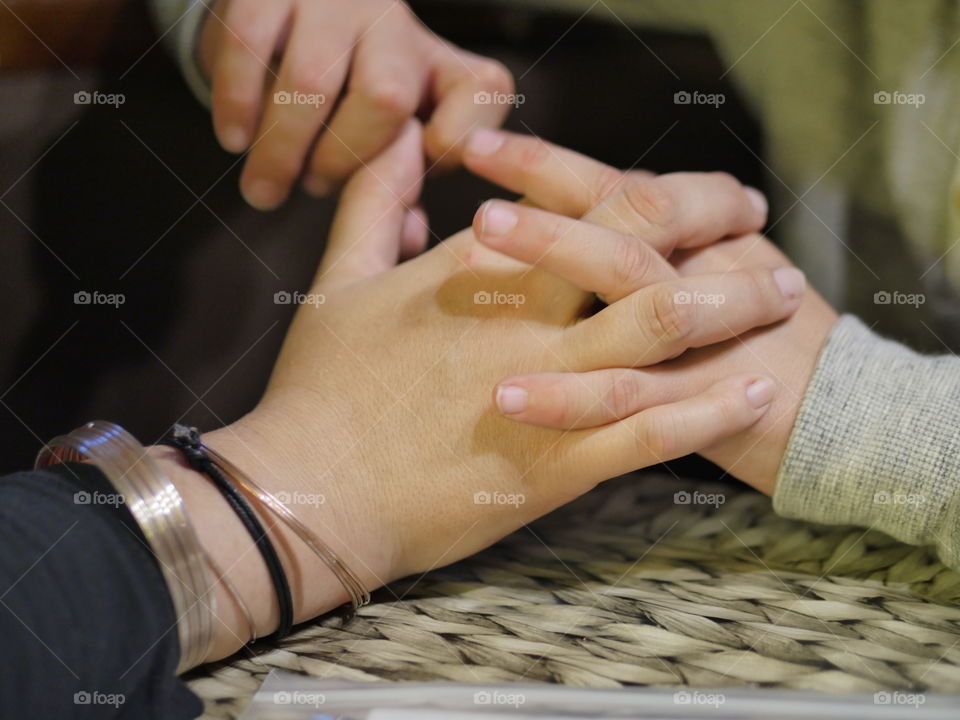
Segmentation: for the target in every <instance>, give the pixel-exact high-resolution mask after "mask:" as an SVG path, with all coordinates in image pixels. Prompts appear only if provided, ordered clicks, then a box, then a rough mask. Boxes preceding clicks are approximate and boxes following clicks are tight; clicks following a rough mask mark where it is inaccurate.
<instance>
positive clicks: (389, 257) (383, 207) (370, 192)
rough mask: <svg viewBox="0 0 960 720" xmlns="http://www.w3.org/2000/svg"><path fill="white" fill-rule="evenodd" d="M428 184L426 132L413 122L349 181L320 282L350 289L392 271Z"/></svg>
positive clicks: (409, 122)
mask: <svg viewBox="0 0 960 720" xmlns="http://www.w3.org/2000/svg"><path fill="white" fill-rule="evenodd" d="M422 185H423V131H422V128H421V126H420V123H419V122H417V121H416V120H410V121H408V122H407V124H406V125H405V126H404V127H403V129H402V130H401V131H400V134H399V135H398V136H397V138H396V140H394V141H393V143H392V144H391V145H390V146H389V147H388V148H387V149H386V150H384V151H383V152H382V153H381V154H380V155H378V156H377V157H376V158H374V159H373V160H371V161H370V163H368V164H366V165H364V166H363V167H362V168H361V169H360V170H358V171H357V172H356V173H355V174H354V175H353V176H352V177H351V178H350V180H349V181H348V182H347V185H346V187H345V188H344V190H343V193H342V195H341V196H340V204H339V206H338V207H337V214H336V216H335V217H334V220H333V226H332V227H331V229H330V237H329V239H328V240H327V250H326V253H324V256H323V261H322V262H321V264H320V271H319V273H318V275H317V279H316V283H317V284H323V285H325V286H327V287H331V286H336V285H346V284H349V283H352V282H355V281H356V280H359V279H361V278H365V277H370V276H373V275H378V274H380V273H382V272H384V271H386V270H389V269H390V268H392V267H393V266H394V265H396V264H397V261H398V260H399V258H400V251H401V244H402V242H403V238H404V226H405V224H407V222H408V220H407V218H408V215H409V214H410V211H411V210H413V209H414V206H415V205H416V203H417V200H418V198H419V196H420V190H421V188H422Z"/></svg>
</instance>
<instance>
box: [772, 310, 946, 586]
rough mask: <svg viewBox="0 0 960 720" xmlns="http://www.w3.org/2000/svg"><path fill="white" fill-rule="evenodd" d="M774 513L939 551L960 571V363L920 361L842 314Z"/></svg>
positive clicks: (796, 434)
mask: <svg viewBox="0 0 960 720" xmlns="http://www.w3.org/2000/svg"><path fill="white" fill-rule="evenodd" d="M774 507H775V508H776V510H777V511H778V512H779V513H780V514H782V515H786V516H788V517H796V518H801V519H805V520H811V521H814V522H822V523H828V524H855V525H862V526H864V527H871V528H875V529H877V530H882V531H883V532H886V533H888V534H890V535H892V536H894V537H896V538H898V539H899V540H903V541H904V542H908V543H912V544H929V545H934V546H935V547H936V548H937V551H938V553H939V555H940V557H941V559H942V560H943V562H944V563H945V564H947V565H950V566H951V567H954V568H960V359H958V358H956V357H955V356H943V357H927V356H922V355H918V354H917V353H914V352H912V351H911V350H909V349H908V348H906V347H904V346H902V345H899V344H897V343H894V342H891V341H888V340H884V339H882V338H880V337H878V336H876V335H874V334H873V333H871V332H870V331H869V330H868V329H867V328H866V327H864V326H863V325H862V324H861V323H860V322H859V321H857V320H856V319H855V318H853V317H850V316H847V317H844V318H842V319H841V321H840V322H839V323H838V324H837V326H836V327H835V328H834V330H833V333H832V334H831V336H830V339H829V341H828V343H827V346H826V347H825V348H824V351H823V353H822V354H821V357H820V360H819V363H818V366H817V369H816V372H815V373H814V376H813V379H812V381H811V383H810V385H809V387H808V389H807V392H806V394H805V397H804V401H803V405H802V407H801V409H800V413H799V416H798V418H797V422H796V425H795V427H794V431H793V434H792V436H791V438H790V443H789V445H788V447H787V452H786V455H785V456H784V461H783V464H782V467H781V470H780V474H779V477H778V480H777V485H776V490H775V493H774Z"/></svg>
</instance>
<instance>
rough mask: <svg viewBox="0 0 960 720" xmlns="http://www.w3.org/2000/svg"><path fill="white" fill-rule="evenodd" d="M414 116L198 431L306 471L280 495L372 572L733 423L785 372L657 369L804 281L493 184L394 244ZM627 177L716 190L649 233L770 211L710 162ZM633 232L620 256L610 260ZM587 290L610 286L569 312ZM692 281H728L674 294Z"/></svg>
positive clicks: (735, 328)
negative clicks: (281, 327) (689, 263)
mask: <svg viewBox="0 0 960 720" xmlns="http://www.w3.org/2000/svg"><path fill="white" fill-rule="evenodd" d="M421 132H422V131H421V129H420V126H419V124H418V123H417V122H416V121H409V122H408V123H407V124H406V125H405V126H404V128H403V130H402V132H401V134H400V136H399V137H398V138H397V140H395V141H394V143H393V144H392V145H391V147H390V148H389V149H388V150H387V151H386V152H385V153H383V154H381V155H380V156H379V157H378V158H377V159H375V160H374V161H373V162H371V163H370V164H369V166H368V167H365V168H363V169H361V170H360V171H358V172H357V173H356V174H355V175H354V176H353V177H352V178H351V179H350V181H349V182H348V184H347V186H346V188H345V191H344V194H343V198H342V201H341V204H340V207H339V210H338V214H337V218H336V221H335V223H334V227H333V231H332V233H331V237H330V240H329V243H328V250H327V253H326V256H325V258H324V262H323V264H322V265H321V268H320V270H319V272H318V275H317V277H316V279H315V281H314V283H313V286H312V287H311V288H310V293H312V294H316V295H317V296H322V297H323V298H324V301H323V302H322V303H315V304H305V305H303V306H301V308H300V309H299V310H298V312H297V314H296V316H295V318H294V322H293V324H292V326H291V328H290V331H289V334H288V336H287V339H286V342H285V344H284V346H283V349H282V352H281V354H280V357H279V359H278V361H277V364H276V367H275V369H274V372H273V376H272V378H271V380H270V383H269V386H268V388H267V391H266V393H265V395H264V398H263V399H262V401H261V402H260V404H259V405H258V407H257V408H256V409H255V410H254V411H253V412H252V413H250V414H249V415H248V416H246V417H245V418H243V419H241V420H240V421H239V422H237V423H235V424H234V425H232V426H229V427H227V428H225V429H223V430H219V431H216V432H214V433H211V434H210V435H209V436H207V438H206V440H207V442H208V443H209V444H210V445H211V446H213V447H214V448H215V449H217V450H220V451H221V452H222V453H223V454H224V455H226V456H228V457H230V458H231V459H232V460H233V461H234V462H235V463H236V464H237V465H239V466H240V467H241V468H242V469H244V470H245V471H246V472H248V473H250V474H251V475H253V476H256V477H260V478H264V479H265V484H266V485H267V486H268V488H270V489H272V490H274V491H275V492H278V491H282V492H286V493H288V495H290V496H293V497H297V496H303V497H309V496H310V494H311V493H315V492H316V491H317V489H322V490H323V493H324V495H325V497H326V501H325V502H324V503H322V504H317V505H314V506H308V507H303V508H297V511H298V513H299V514H300V515H301V519H302V520H303V521H304V522H306V523H307V524H308V525H311V526H313V527H317V528H318V529H320V530H321V531H322V534H323V535H324V536H325V537H326V538H328V539H329V541H330V542H331V544H332V545H333V547H334V550H335V551H336V552H337V553H338V554H339V555H340V556H341V557H343V558H344V559H345V561H346V562H347V563H348V564H349V565H350V566H351V567H353V568H354V569H355V571H356V572H357V573H358V574H359V575H360V576H361V577H362V579H363V580H364V584H365V585H366V586H367V587H376V586H379V585H381V584H383V583H385V582H388V581H390V580H392V579H394V578H396V577H400V576H403V575H408V574H411V573H416V572H423V571H426V570H428V569H430V568H433V567H436V566H438V565H442V564H447V563H450V562H453V561H455V560H457V559H459V558H462V557H465V556H467V555H470V554H472V553H474V552H476V551H478V550H480V549H482V548H484V547H486V546H488V545H490V544H491V543H493V542H495V541H496V540H498V539H499V538H501V537H503V536H504V535H506V534H508V533H509V532H511V531H513V530H515V529H517V528H518V527H520V526H521V525H523V524H524V523H526V522H529V521H531V520H533V519H535V518H537V517H539V516H541V515H543V514H545V513H547V512H549V511H551V510H553V509H554V508H556V507H558V506H560V505H562V504H564V503H566V502H569V501H570V500H572V499H574V498H576V497H578V496H579V495H582V494H583V493H585V492H587V491H589V490H590V489H591V488H593V487H594V486H595V485H597V484H598V483H600V482H602V481H603V480H605V479H607V478H610V477H614V476H616V475H620V474H623V473H625V472H628V471H630V470H634V469H637V468H641V467H646V466H649V465H652V464H656V463H659V462H662V461H665V460H668V459H671V458H675V457H679V456H682V455H686V454H689V453H691V452H696V451H699V450H701V449H703V448H715V447H722V445H723V443H725V442H736V440H735V439H736V438H737V436H740V435H742V434H743V433H744V432H745V431H747V430H748V429H750V428H752V427H754V426H756V425H757V424H758V422H760V421H762V419H763V418H764V417H765V416H766V415H768V414H769V413H770V411H771V408H772V407H773V405H774V402H775V400H776V399H777V395H778V394H782V393H783V392H784V389H783V387H782V386H781V383H779V382H777V381H776V378H774V377H772V373H771V372H770V371H769V369H767V368H764V367H763V365H762V363H751V364H743V365H742V366H741V367H736V366H734V367H730V366H727V365H722V364H720V363H719V361H715V360H709V361H704V364H706V363H708V362H710V363H713V365H712V366H711V367H706V368H705V369H703V370H701V369H700V368H699V367H698V369H697V370H696V371H695V372H696V377H697V380H698V381H697V382H694V381H691V380H689V379H688V378H686V377H685V376H684V375H683V374H682V373H676V372H658V371H657V369H658V368H660V367H666V366H669V365H670V364H671V363H670V362H665V361H669V360H670V358H677V357H679V356H681V355H685V353H687V351H688V350H690V349H691V348H702V347H705V346H711V347H716V345H715V344H716V343H723V342H724V341H727V342H731V343H738V342H739V340H737V339H736V337H737V336H738V335H739V334H741V333H745V332H748V331H750V330H751V329H754V328H762V327H764V326H767V325H769V324H771V323H776V322H778V321H783V320H784V319H785V318H789V317H790V316H791V315H792V314H794V313H795V312H796V311H797V309H798V307H799V306H800V305H801V301H802V296H803V294H804V288H803V284H802V282H800V278H799V277H798V275H797V274H796V272H795V271H792V270H790V269H789V267H788V264H787V263H786V261H785V260H783V259H782V258H780V257H777V256H768V257H766V258H764V260H763V261H762V262H760V263H758V264H757V265H755V266H753V267H750V268H745V269H730V268H728V267H718V268H705V269H704V270H703V271H700V272H698V273H697V274H692V273H691V274H685V275H679V276H678V275H677V274H676V273H675V271H674V270H673V269H672V268H671V266H670V265H669V264H667V263H666V261H664V260H663V258H662V257H661V256H660V255H659V253H657V252H656V251H654V250H653V249H652V248H651V247H649V246H647V245H646V244H645V243H644V242H643V241H641V240H639V239H637V238H636V237H634V236H630V235H627V234H625V233H623V232H621V231H620V230H616V229H613V228H612V227H601V226H598V225H594V224H592V223H591V222H589V220H588V219H584V220H572V219H570V218H566V217H563V216H562V215H560V214H554V213H551V212H549V211H546V210H541V209H536V208H531V207H522V206H519V205H513V204H509V203H502V202H499V201H495V202H494V203H492V204H488V205H487V206H485V207H484V208H483V209H482V210H481V211H480V213H478V217H477V219H476V223H475V224H476V230H475V231H474V230H471V229H467V230H464V231H462V232H460V233H457V234H456V235H454V236H453V237H451V238H449V239H448V240H446V241H445V242H444V243H442V244H440V245H439V246H437V247H435V248H433V249H431V250H429V251H427V252H425V253H423V254H421V255H419V256H418V257H415V258H414V259H411V260H409V261H407V262H404V263H402V264H400V265H396V264H395V263H396V262H397V260H398V259H399V258H400V256H401V254H402V246H403V237H404V224H405V223H404V221H405V216H406V213H407V212H408V211H407V205H408V204H409V203H410V202H411V201H412V199H414V198H416V197H417V195H418V194H419V190H420V183H421V177H422V169H423V168H422V162H423V161H422V154H421V151H420V148H421V144H422V135H421ZM527 142H528V141H527V140H526V139H523V138H512V139H511V140H510V143H509V144H508V145H505V146H504V147H503V148H501V149H500V150H499V151H497V152H504V153H509V152H510V151H511V150H512V149H519V150H521V152H520V154H519V156H518V157H520V158H523V157H525V156H526V153H525V151H524V150H523V144H524V143H527ZM529 142H536V141H529ZM495 155H496V153H494V154H493V155H487V156H486V158H487V160H486V162H488V163H491V165H490V167H493V166H494V165H496V166H497V167H500V168H502V169H504V168H505V169H507V170H510V169H511V167H512V166H511V165H510V163H509V162H507V161H506V160H505V159H504V158H500V159H498V158H497V157H495ZM570 157H571V158H572V157H573V156H572V155H571V156H570ZM468 158H470V155H469V153H468ZM582 160H583V162H584V163H590V162H592V161H587V160H586V159H585V158H584V159H582ZM471 162H473V160H471ZM521 166H523V167H521ZM515 169H519V170H521V174H523V173H529V171H530V169H531V168H530V167H529V166H527V165H525V164H524V163H523V162H520V163H519V164H518V165H517V166H516V168H515ZM585 169H586V166H584V167H581V168H580V171H584V170H585ZM511 171H512V170H511ZM528 176H529V175H528ZM583 177H587V176H586V175H583ZM634 180H635V178H634ZM640 183H641V185H640V186H641V187H642V186H644V185H645V184H649V183H654V187H657V188H661V189H663V192H664V193H666V194H665V195H664V196H663V197H664V198H667V197H669V198H671V201H675V202H678V203H690V207H695V206H698V204H699V203H700V202H703V200H704V198H707V197H709V198H710V202H712V203H715V207H718V208H723V209H724V210H723V212H720V213H717V212H712V211H710V209H709V208H703V212H701V213H700V214H699V216H698V215H696V214H690V213H684V216H683V219H682V220H680V221H678V222H677V223H675V224H671V223H661V224H659V225H658V226H657V227H654V225H653V224H650V225H649V226H648V227H646V228H644V229H643V231H644V232H647V233H648V237H649V238H650V239H651V242H653V243H655V246H656V247H658V248H661V249H664V248H672V247H674V246H678V245H681V246H688V245H691V244H702V243H707V242H711V241H712V240H717V239H719V238H722V237H725V236H727V235H729V234H731V233H740V232H747V231H749V230H751V229H757V228H759V227H760V226H761V225H762V224H763V222H764V221H765V213H764V212H763V210H762V208H760V207H759V206H758V205H757V204H756V203H755V202H754V200H753V199H752V194H751V193H750V192H748V191H746V190H745V189H744V188H742V187H741V186H739V184H737V183H735V182H733V181H731V180H729V179H727V178H718V177H714V176H702V175H691V176H687V177H685V178H677V177H670V176H667V177H665V178H648V179H642V180H641V181H640ZM508 184H509V183H508ZM543 187H544V189H545V192H547V193H554V194H555V199H556V198H561V197H564V195H565V194H566V197H567V199H570V198H572V197H573V196H574V195H576V194H577V192H578V191H577V190H576V189H575V188H571V187H569V186H564V185H563V182H562V181H561V180H560V179H558V180H557V182H555V183H553V184H551V185H544V186H543ZM633 187H634V186H633V185H632V184H631V183H630V182H627V183H626V185H625V186H624V190H623V191H622V192H621V191H617V192H615V193H614V195H611V196H610V197H609V198H608V199H607V200H605V201H604V203H603V208H604V209H603V210H599V209H598V210H596V211H595V212H596V215H593V214H592V213H591V214H590V217H601V216H602V213H604V212H608V213H610V217H619V218H621V219H622V220H624V221H625V222H635V223H643V222H649V220H648V219H647V220H645V219H644V218H643V217H641V216H637V215H636V210H637V208H640V207H642V206H641V205H638V204H637V203H638V202H639V201H640V199H641V197H642V194H641V193H639V192H638V191H636V190H633V189H632V188H633ZM545 199H546V196H544V195H541V196H540V197H538V198H534V200H535V201H539V202H544V201H545ZM566 209H567V210H568V211H573V212H576V211H578V210H580V208H574V207H573V206H569V207H567V208H566ZM628 210H629V211H631V212H634V213H635V214H634V216H632V217H631V216H629V215H627V214H625V213H626V211H628ZM499 211H506V212H499ZM510 213H512V214H513V215H514V216H515V220H514V218H513V217H511V216H510ZM498 216H499V217H498ZM610 225H613V226H614V227H617V226H616V225H615V224H614V223H613V222H612V221H611V222H610ZM639 229H640V226H639V225H638V230H639ZM475 235H476V237H475ZM478 237H479V238H480V239H481V240H482V241H483V243H481V242H478V240H477V238H478ZM494 247H495V248H496V250H497V252H494V251H493V250H492V249H491V248H494ZM628 248H629V249H628ZM505 251H510V252H511V254H515V255H516V256H518V257H520V258H521V259H523V260H525V261H527V262H517V261H516V260H513V259H510V260H508V259H505V258H504V257H503V256H502V255H501V253H502V252H505ZM578 252H579V255H578ZM630 253H632V254H633V255H632V257H635V258H637V259H636V261H635V262H633V263H632V264H631V265H630V266H629V267H630V268H632V272H630V273H628V274H625V273H623V272H617V271H615V268H616V267H617V266H618V258H623V257H627V256H628V254H630ZM548 258H549V259H548ZM529 262H534V263H536V265H540V266H541V267H537V266H531V265H530V264H528V263H529ZM548 270H549V271H548ZM571 281H572V282H571ZM577 285H580V287H577ZM588 291H597V292H601V293H602V294H603V295H604V296H605V297H606V299H607V300H608V301H609V302H610V303H611V304H610V305H609V307H607V308H606V309H604V310H602V311H601V312H599V313H597V314H596V315H594V316H592V317H584V310H585V309H586V308H587V307H589V305H590V304H591V299H592V297H591V294H590V292H588ZM700 295H710V296H724V297H729V299H730V301H729V302H726V303H722V304H715V305H698V304H694V303H684V302H682V301H681V298H684V297H687V296H689V297H694V296H700ZM478 297H479V298H481V299H480V300H479V301H478ZM493 297H497V298H507V299H509V298H513V300H512V301H509V300H508V301H506V302H504V303H500V302H499V300H498V301H496V302H494V301H492V300H489V301H488V300H487V298H493ZM761 332H762V331H761ZM697 352H704V351H697ZM672 362H676V361H672ZM531 372H532V373H534V374H533V375H528V374H526V373H531ZM504 378H508V379H507V380H504ZM700 381H702V382H700ZM495 387H498V390H497V392H496V401H497V402H498V403H499V411H498V409H497V406H496V405H494V404H493V403H491V391H492V389H493V388H495ZM515 389H521V390H522V391H524V392H525V396H521V395H519V394H517V393H516V392H515ZM524 403H525V404H524ZM504 415H508V416H509V417H504ZM514 419H520V420H523V421H524V422H523V423H522V424H517V423H516V422H514ZM267 480H269V482H267ZM477 497H481V498H483V497H497V498H506V499H507V500H508V501H505V502H504V503H494V502H483V501H482V500H481V501H478V500H477ZM424 518H429V522H424V521H423V520H424ZM303 568H304V570H303V572H304V576H303V577H302V578H301V581H300V583H299V584H298V586H299V587H300V588H302V590H301V591H300V593H299V597H297V607H298V618H299V619H305V618H307V617H312V616H313V615H316V614H318V613H320V612H322V611H324V610H326V609H329V607H330V606H331V605H330V602H331V599H330V598H327V597H325V596H324V595H322V594H319V595H318V594H317V593H311V592H309V591H308V589H309V588H311V587H317V586H325V587H330V583H329V579H328V578H325V576H324V575H323V573H325V572H326V571H325V569H324V568H322V567H317V566H316V563H315V562H314V563H311V562H310V559H309V558H308V557H304V558H303ZM311 568H312V569H311ZM311 573H316V577H311ZM295 595H297V593H295ZM340 600H341V601H342V598H341V599H340ZM333 604H336V602H334V603H333Z"/></svg>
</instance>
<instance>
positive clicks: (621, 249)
mask: <svg viewBox="0 0 960 720" xmlns="http://www.w3.org/2000/svg"><path fill="white" fill-rule="evenodd" d="M652 262H653V255H652V251H651V250H650V248H648V247H647V246H646V245H645V244H644V243H643V241H641V240H639V239H638V238H628V237H624V236H620V238H619V239H618V240H617V241H616V242H615V243H614V246H613V272H612V277H613V280H614V282H615V283H616V284H617V286H618V287H630V286H634V285H636V284H637V282H638V281H639V280H641V279H642V278H644V277H646V276H647V274H648V273H649V272H650V267H651V264H652Z"/></svg>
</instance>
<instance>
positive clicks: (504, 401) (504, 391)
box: [497, 385, 527, 415]
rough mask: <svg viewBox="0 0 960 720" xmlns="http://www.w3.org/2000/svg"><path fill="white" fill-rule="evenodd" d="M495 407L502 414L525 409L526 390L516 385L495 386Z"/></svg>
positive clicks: (514, 413)
mask: <svg viewBox="0 0 960 720" xmlns="http://www.w3.org/2000/svg"><path fill="white" fill-rule="evenodd" d="M497 407H498V408H500V412H501V413H503V414H504V415H516V414H517V413H519V412H523V411H524V410H526V409H527V391H526V390H524V389H523V388H522V387H517V386H516V385H501V386H500V387H498V388H497Z"/></svg>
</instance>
